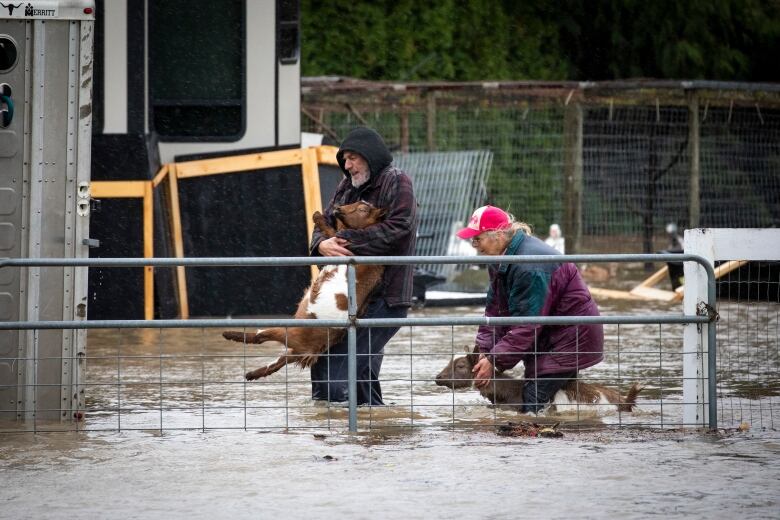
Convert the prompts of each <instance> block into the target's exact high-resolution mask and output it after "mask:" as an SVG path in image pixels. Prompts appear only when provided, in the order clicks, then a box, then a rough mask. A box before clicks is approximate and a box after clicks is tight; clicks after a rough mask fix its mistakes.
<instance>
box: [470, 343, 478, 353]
mask: <svg viewBox="0 0 780 520" xmlns="http://www.w3.org/2000/svg"><path fill="white" fill-rule="evenodd" d="M471 351H472V352H473V353H474V354H479V347H478V346H477V345H474V348H473V349H472V350H471Z"/></svg>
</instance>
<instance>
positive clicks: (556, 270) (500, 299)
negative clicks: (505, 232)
mask: <svg viewBox="0 0 780 520" xmlns="http://www.w3.org/2000/svg"><path fill="white" fill-rule="evenodd" d="M504 254H505V255H553V254H560V253H558V251H556V250H555V249H553V248H552V247H550V246H548V245H547V244H545V243H544V242H542V241H541V240H539V239H538V238H535V237H532V236H528V235H526V234H525V233H523V232H522V231H518V232H517V233H516V234H515V236H514V238H513V239H512V241H511V242H510V244H509V247H508V248H507V250H506V253H504ZM489 272H490V289H489V291H488V297H487V305H486V307H485V316H488V317H494V316H598V315H599V310H598V306H597V305H596V302H595V301H593V298H592V297H591V295H590V291H588V287H587V285H585V282H584V281H583V280H582V277H581V276H580V273H579V271H578V270H577V267H576V266H575V265H574V264H572V263H549V264H543V263H539V264H500V265H491V266H490V267H489ZM476 344H477V346H478V347H479V350H480V352H482V353H485V354H488V353H490V354H492V355H493V356H492V357H493V364H494V366H495V367H496V370H498V371H503V370H508V369H510V368H512V367H514V366H515V365H517V364H518V363H519V362H520V361H522V362H523V364H524V365H525V377H526V378H529V379H530V378H535V377H536V376H537V375H545V374H557V373H563V372H573V371H575V370H580V369H583V368H587V367H589V366H592V365H595V364H596V363H599V362H600V361H602V360H603V359H604V327H603V325H602V324H585V325H544V326H543V325H541V324H528V325H510V326H496V327H494V326H486V325H483V326H480V327H479V332H478V333H477V339H476Z"/></svg>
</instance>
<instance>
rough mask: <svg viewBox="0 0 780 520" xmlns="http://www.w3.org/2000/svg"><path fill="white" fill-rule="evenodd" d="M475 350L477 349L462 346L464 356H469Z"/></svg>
mask: <svg viewBox="0 0 780 520" xmlns="http://www.w3.org/2000/svg"><path fill="white" fill-rule="evenodd" d="M476 349H477V347H474V348H470V347H469V346H468V345H464V346H463V352H465V353H466V354H471V353H472V352H474V351H475V350H476Z"/></svg>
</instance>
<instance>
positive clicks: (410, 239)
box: [311, 128, 418, 307]
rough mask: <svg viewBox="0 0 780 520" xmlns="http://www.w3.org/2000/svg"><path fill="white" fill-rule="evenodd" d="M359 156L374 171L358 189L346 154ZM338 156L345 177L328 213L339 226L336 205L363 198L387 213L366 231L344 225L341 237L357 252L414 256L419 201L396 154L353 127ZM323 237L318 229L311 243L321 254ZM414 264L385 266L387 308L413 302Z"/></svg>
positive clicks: (314, 251)
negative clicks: (335, 214)
mask: <svg viewBox="0 0 780 520" xmlns="http://www.w3.org/2000/svg"><path fill="white" fill-rule="evenodd" d="M346 151H351V152H355V153H357V154H359V155H360V156H361V157H363V158H364V159H365V160H366V162H367V163H368V167H369V170H370V171H371V174H370V176H369V179H368V181H366V183H365V184H363V185H362V186H360V187H359V188H355V187H354V186H352V181H351V178H350V175H349V172H347V171H346V170H345V169H344V163H345V161H344V152H346ZM336 160H337V161H338V163H339V166H340V167H341V171H342V172H343V173H344V179H343V180H342V181H341V183H339V185H338V187H337V188H336V193H335V194H334V195H333V198H332V199H331V201H330V203H329V204H328V207H327V208H325V211H324V214H325V218H326V219H327V220H328V222H329V223H330V224H331V225H332V226H334V227H335V219H334V217H333V210H334V208H335V207H336V206H340V205H343V204H351V203H353V202H357V201H358V200H364V201H366V202H369V203H371V204H373V205H374V206H376V207H378V208H383V209H385V210H386V211H387V213H386V215H385V219H384V220H383V221H382V222H381V223H379V224H376V225H373V226H370V227H368V228H366V229H345V230H342V231H339V233H338V236H339V237H341V238H344V239H346V240H348V241H349V246H348V249H349V250H350V251H352V253H354V254H355V255H356V256H411V255H413V254H414V248H415V244H416V236H417V222H418V219H417V201H416V200H415V198H414V192H413V190H412V180H411V179H410V178H409V176H408V175H407V174H406V173H404V172H403V171H401V170H399V169H398V168H396V167H395V166H393V164H392V163H393V156H392V155H391V154H390V151H389V150H388V149H387V146H386V145H385V143H384V141H383V140H382V138H381V137H380V135H379V134H378V133H376V132H375V131H373V130H371V129H369V128H356V129H355V130H352V131H351V132H350V133H349V134H348V135H347V137H346V138H345V139H344V142H343V143H342V144H341V147H340V148H339V151H338V153H337V154H336ZM323 240H325V237H324V236H323V235H322V233H320V231H319V230H317V229H315V230H314V234H313V235H312V241H311V254H312V255H319V254H320V253H319V251H318V247H319V245H320V242H322V241H323ZM413 269H414V266H412V265H391V266H387V268H386V269H385V272H384V276H383V278H382V285H381V287H380V288H379V292H377V294H376V295H377V296H378V297H384V299H385V301H386V302H387V305H388V306H389V307H400V306H407V307H408V306H410V305H411V304H412V274H413Z"/></svg>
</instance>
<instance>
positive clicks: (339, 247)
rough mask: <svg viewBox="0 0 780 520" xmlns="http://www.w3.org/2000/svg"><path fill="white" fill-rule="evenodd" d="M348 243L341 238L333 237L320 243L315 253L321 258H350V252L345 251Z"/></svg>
mask: <svg viewBox="0 0 780 520" xmlns="http://www.w3.org/2000/svg"><path fill="white" fill-rule="evenodd" d="M347 245H349V242H348V241H347V240H345V239H343V238H339V237H333V238H329V239H327V240H323V241H322V242H320V245H319V246H318V247H317V251H319V252H320V254H321V255H322V256H352V251H350V250H349V249H347Z"/></svg>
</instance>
